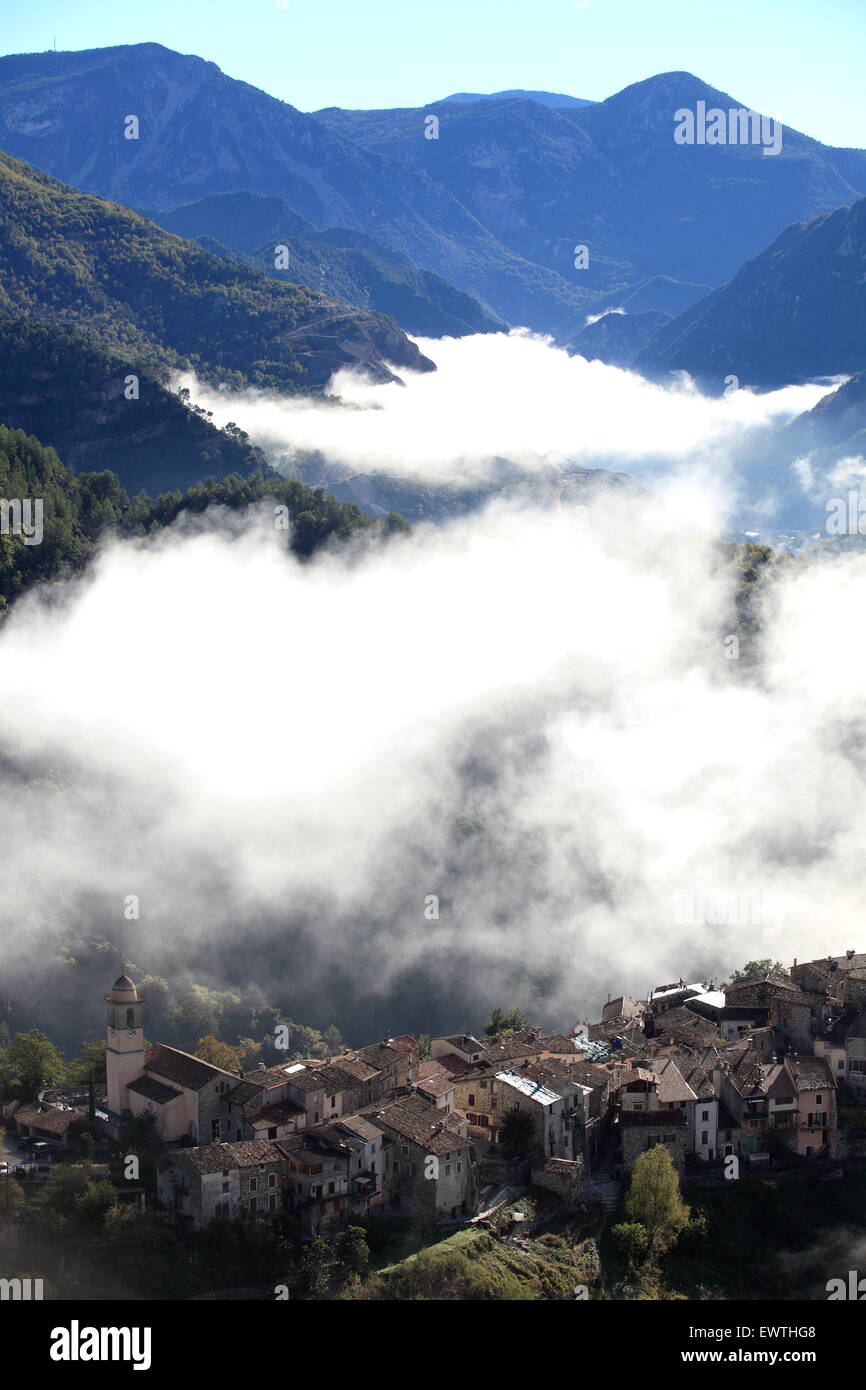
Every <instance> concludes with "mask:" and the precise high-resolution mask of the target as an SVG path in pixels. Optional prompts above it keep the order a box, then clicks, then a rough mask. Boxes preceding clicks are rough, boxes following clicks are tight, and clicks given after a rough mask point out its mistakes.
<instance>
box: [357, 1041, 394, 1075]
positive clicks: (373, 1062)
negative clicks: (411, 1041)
mask: <svg viewBox="0 0 866 1390" xmlns="http://www.w3.org/2000/svg"><path fill="white" fill-rule="evenodd" d="M355 1051H356V1052H357V1054H358V1056H359V1057H360V1058H361V1060H362V1062H368V1063H369V1064H370V1066H371V1067H375V1068H376V1069H377V1071H385V1069H386V1068H387V1067H392V1066H393V1065H394V1063H395V1062H399V1060H400V1058H401V1057H402V1055H403V1050H402V1048H399V1047H392V1046H391V1043H389V1042H377V1043H370V1044H369V1045H368V1046H367V1047H358V1048H356V1049H355Z"/></svg>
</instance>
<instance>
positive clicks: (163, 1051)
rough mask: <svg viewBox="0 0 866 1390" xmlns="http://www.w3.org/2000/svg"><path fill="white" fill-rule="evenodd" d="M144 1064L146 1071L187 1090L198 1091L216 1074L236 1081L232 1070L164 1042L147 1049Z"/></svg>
mask: <svg viewBox="0 0 866 1390" xmlns="http://www.w3.org/2000/svg"><path fill="white" fill-rule="evenodd" d="M144 1066H145V1070H146V1071H155V1072H156V1074H157V1076H161V1077H165V1079H166V1081H173V1082H174V1084H175V1085H176V1086H184V1087H185V1088H186V1089H187V1090H188V1091H200V1090H201V1089H202V1087H203V1086H206V1085H207V1083H208V1082H209V1081H213V1079H214V1077H217V1076H227V1077H228V1078H229V1079H230V1080H231V1081H237V1077H236V1076H235V1074H234V1072H231V1071H224V1070H223V1068H222V1067H214V1066H212V1065H211V1063H210V1062H203V1061H202V1060H201V1058H200V1057H193V1056H191V1054H190V1053H189V1052H181V1051H180V1050H179V1049H178V1048H176V1047H168V1046H167V1045H166V1044H165V1043H154V1044H153V1046H152V1047H149V1048H148V1049H147V1052H146V1053H145V1056H144Z"/></svg>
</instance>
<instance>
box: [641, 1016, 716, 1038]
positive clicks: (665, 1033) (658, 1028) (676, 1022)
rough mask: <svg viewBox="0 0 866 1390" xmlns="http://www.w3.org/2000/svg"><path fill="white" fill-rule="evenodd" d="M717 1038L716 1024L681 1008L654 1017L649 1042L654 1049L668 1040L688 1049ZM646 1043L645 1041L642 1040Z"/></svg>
mask: <svg viewBox="0 0 866 1390" xmlns="http://www.w3.org/2000/svg"><path fill="white" fill-rule="evenodd" d="M718 1036H719V1029H718V1025H717V1024H716V1023H712V1022H710V1020H709V1019H708V1018H704V1017H703V1016H702V1015H701V1014H696V1013H693V1012H692V1010H691V1009H685V1008H682V1007H681V1006H680V1007H678V1008H675V1009H666V1010H665V1012H664V1013H662V1014H657V1015H656V1017H655V1032H654V1034H653V1035H652V1038H651V1039H650V1040H649V1041H650V1042H651V1043H652V1044H653V1045H654V1046H655V1047H663V1046H664V1045H665V1043H666V1042H667V1041H668V1039H669V1038H670V1039H672V1040H673V1042H675V1043H685V1044H686V1046H689V1047H700V1046H705V1045H706V1044H707V1043H710V1042H712V1041H713V1040H714V1039H715V1038H717V1037H718ZM644 1041H645V1042H646V1041H647V1040H646V1039H644Z"/></svg>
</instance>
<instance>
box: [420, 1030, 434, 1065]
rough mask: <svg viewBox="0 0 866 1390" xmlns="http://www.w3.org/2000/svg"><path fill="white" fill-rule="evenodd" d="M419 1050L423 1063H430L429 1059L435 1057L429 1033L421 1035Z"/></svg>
mask: <svg viewBox="0 0 866 1390" xmlns="http://www.w3.org/2000/svg"><path fill="white" fill-rule="evenodd" d="M418 1048H419V1056H420V1059H421V1061H422V1062H427V1061H429V1059H430V1058H431V1057H432V1056H433V1046H432V1039H431V1037H430V1034H429V1033H419V1035H418Z"/></svg>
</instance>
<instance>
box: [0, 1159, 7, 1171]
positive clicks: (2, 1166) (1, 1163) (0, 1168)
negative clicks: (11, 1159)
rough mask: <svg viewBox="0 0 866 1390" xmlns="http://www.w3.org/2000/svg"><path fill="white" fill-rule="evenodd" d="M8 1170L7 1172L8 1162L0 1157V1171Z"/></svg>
mask: <svg viewBox="0 0 866 1390" xmlns="http://www.w3.org/2000/svg"><path fill="white" fill-rule="evenodd" d="M8 1172H9V1164H8V1163H5V1162H4V1161H3V1160H2V1159H0V1173H8Z"/></svg>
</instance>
